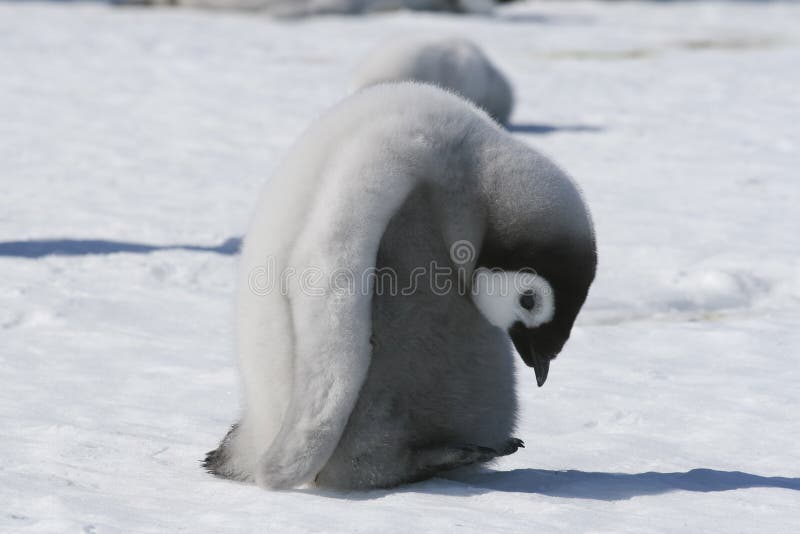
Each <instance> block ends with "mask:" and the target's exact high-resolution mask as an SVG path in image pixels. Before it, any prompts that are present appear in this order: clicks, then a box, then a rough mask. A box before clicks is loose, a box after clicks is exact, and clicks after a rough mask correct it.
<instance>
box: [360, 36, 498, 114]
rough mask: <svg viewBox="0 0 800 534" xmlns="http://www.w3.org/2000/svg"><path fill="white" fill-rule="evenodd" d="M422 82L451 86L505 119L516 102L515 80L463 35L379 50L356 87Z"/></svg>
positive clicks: (402, 42)
mask: <svg viewBox="0 0 800 534" xmlns="http://www.w3.org/2000/svg"><path fill="white" fill-rule="evenodd" d="M401 81H416V82H423V83H430V84H432V85H436V86H438V87H441V88H443V89H448V90H450V91H452V92H454V93H456V94H458V95H461V96H462V97H464V98H466V99H467V100H469V101H470V102H472V103H474V104H476V105H477V106H478V107H480V108H482V109H484V110H485V111H486V112H487V113H489V115H491V116H492V117H493V118H494V119H495V120H496V121H497V122H499V123H500V124H506V123H508V119H509V117H510V115H511V111H512V109H513V107H514V95H513V91H512V89H511V84H510V83H509V82H508V80H507V79H506V77H505V76H504V75H503V73H502V72H500V70H499V69H498V68H497V67H496V66H495V65H494V64H493V63H492V62H491V61H490V60H489V58H488V57H486V55H485V54H484V53H483V52H482V51H481V49H480V48H478V46H476V45H475V44H474V43H472V42H471V41H469V40H467V39H463V38H460V37H433V38H431V37H428V38H414V39H402V40H397V41H393V42H390V43H387V44H386V45H384V46H382V47H380V48H378V49H377V50H375V51H374V52H373V53H372V54H371V55H370V56H369V57H368V58H367V59H366V60H365V61H364V63H363V64H362V65H361V66H360V67H359V68H358V70H357V72H356V74H355V77H354V81H353V83H352V85H353V87H354V88H356V89H361V88H364V87H369V86H371V85H376V84H379V83H386V82H401Z"/></svg>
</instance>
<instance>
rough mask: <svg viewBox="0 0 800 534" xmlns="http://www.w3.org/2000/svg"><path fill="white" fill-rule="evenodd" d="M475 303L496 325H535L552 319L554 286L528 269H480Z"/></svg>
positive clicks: (475, 276) (476, 275)
mask: <svg viewBox="0 0 800 534" xmlns="http://www.w3.org/2000/svg"><path fill="white" fill-rule="evenodd" d="M472 302H474V303H475V306H477V307H478V309H479V310H480V312H481V313H482V314H483V316H484V317H486V319H487V320H488V321H489V322H490V323H492V324H493V325H495V326H498V327H500V328H502V329H504V330H508V329H509V328H510V327H511V325H513V324H514V323H516V322H521V323H523V324H524V325H525V326H527V327H528V328H536V327H537V326H540V325H543V324H544V323H547V322H549V321H551V320H552V319H553V314H554V313H555V311H556V304H555V296H554V295H553V288H552V287H551V286H550V284H549V283H548V282H547V280H545V279H544V278H542V277H541V276H539V275H537V274H535V273H532V272H525V271H493V270H490V269H485V268H480V269H477V270H476V271H475V273H474V274H473V277H472Z"/></svg>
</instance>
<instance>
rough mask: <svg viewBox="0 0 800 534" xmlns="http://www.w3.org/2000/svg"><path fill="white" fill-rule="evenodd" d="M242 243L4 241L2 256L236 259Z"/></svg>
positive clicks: (238, 240) (236, 240)
mask: <svg viewBox="0 0 800 534" xmlns="http://www.w3.org/2000/svg"><path fill="white" fill-rule="evenodd" d="M241 244H242V240H241V238H239V237H232V238H230V239H227V240H225V241H223V242H222V243H220V244H219V245H216V246H203V245H147V244H143V243H131V242H127V241H108V240H105V239H33V240H30V241H5V242H0V256H6V257H16V258H41V257H43V256H87V255H91V254H116V253H119V252H127V253H130V254H150V253H151V252H156V251H160V250H188V251H192V252H213V253H216V254H224V255H227V256H232V255H235V254H238V253H239V249H240V248H241Z"/></svg>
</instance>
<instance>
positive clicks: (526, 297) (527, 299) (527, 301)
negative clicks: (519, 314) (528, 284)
mask: <svg viewBox="0 0 800 534" xmlns="http://www.w3.org/2000/svg"><path fill="white" fill-rule="evenodd" d="M534 304H536V300H535V299H534V298H533V291H531V290H528V291H526V292H525V293H523V294H522V296H521V297H520V298H519V305H520V306H522V307H523V308H525V309H526V310H528V311H530V310H532V309H533V306H534Z"/></svg>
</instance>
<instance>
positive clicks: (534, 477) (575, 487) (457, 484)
mask: <svg viewBox="0 0 800 534" xmlns="http://www.w3.org/2000/svg"><path fill="white" fill-rule="evenodd" d="M748 488H779V489H787V490H794V491H800V478H790V477H765V476H760V475H752V474H750V473H743V472H741V471H717V470H715V469H692V470H691V471H686V472H685V473H658V472H648V473H601V472H589V471H546V470H543V469H515V470H513V471H489V472H480V473H476V474H466V473H465V474H455V473H454V474H453V475H452V477H451V478H448V479H433V480H429V481H426V482H421V483H418V484H412V485H409V486H401V487H399V488H395V489H388V490H376V491H368V492H346V493H344V492H337V491H332V490H319V489H316V490H299V491H304V492H310V493H314V494H316V495H320V496H325V497H330V498H338V499H351V500H352V499H355V500H371V499H379V498H382V497H384V496H386V495H387V494H390V493H397V492H413V493H432V494H443V495H475V494H481V493H488V492H491V491H501V492H509V493H529V494H534V495H545V496H548V497H561V498H566V499H591V500H599V501H621V500H627V499H632V498H634V497H641V496H646V495H660V494H664V493H669V492H673V491H690V492H697V493H712V492H719V491H732V490H739V489H748Z"/></svg>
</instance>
